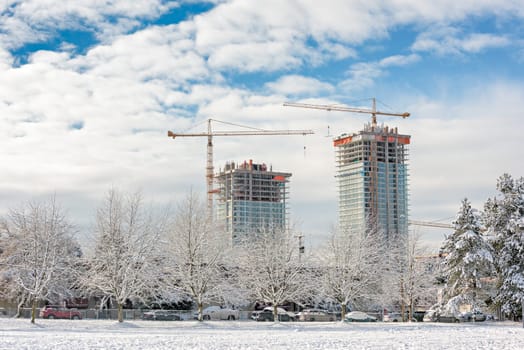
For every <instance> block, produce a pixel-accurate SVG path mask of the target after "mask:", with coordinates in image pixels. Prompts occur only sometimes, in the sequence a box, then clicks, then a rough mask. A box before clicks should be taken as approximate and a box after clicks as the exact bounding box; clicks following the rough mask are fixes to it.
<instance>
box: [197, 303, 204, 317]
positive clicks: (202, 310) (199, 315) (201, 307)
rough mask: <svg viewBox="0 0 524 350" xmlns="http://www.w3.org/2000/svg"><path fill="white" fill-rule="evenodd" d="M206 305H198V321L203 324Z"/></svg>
mask: <svg viewBox="0 0 524 350" xmlns="http://www.w3.org/2000/svg"><path fill="white" fill-rule="evenodd" d="M203 312H204V305H202V302H199V303H198V320H199V321H200V322H202V321H203V320H204V315H203Z"/></svg>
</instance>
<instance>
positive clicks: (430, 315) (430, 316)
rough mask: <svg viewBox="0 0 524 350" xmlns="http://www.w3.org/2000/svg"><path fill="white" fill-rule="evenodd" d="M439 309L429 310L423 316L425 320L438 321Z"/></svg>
mask: <svg viewBox="0 0 524 350" xmlns="http://www.w3.org/2000/svg"><path fill="white" fill-rule="evenodd" d="M437 316H438V315H437V311H435V310H428V311H426V313H425V314H424V317H423V318H422V321H423V322H437Z"/></svg>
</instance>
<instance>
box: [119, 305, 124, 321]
mask: <svg viewBox="0 0 524 350" xmlns="http://www.w3.org/2000/svg"><path fill="white" fill-rule="evenodd" d="M118 322H124V308H123V305H122V304H121V303H118Z"/></svg>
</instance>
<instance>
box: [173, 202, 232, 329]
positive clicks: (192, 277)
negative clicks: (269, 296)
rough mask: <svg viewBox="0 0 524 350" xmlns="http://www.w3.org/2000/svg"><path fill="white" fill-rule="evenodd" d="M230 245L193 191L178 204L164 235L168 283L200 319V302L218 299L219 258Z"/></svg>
mask: <svg viewBox="0 0 524 350" xmlns="http://www.w3.org/2000/svg"><path fill="white" fill-rule="evenodd" d="M229 246H230V244H229V242H228V241H227V240H226V238H225V237H224V233H223V230H221V229H220V228H219V227H218V226H217V225H216V224H215V223H214V222H213V220H212V219H210V218H209V216H208V215H207V208H206V205H205V203H204V202H203V201H202V200H201V199H200V198H199V197H198V196H197V195H195V194H194V193H193V192H191V193H190V194H189V195H188V197H187V198H186V199H185V200H184V201H183V202H181V203H180V204H179V205H178V208H177V211H176V213H175V219H174V222H173V223H172V225H171V229H170V231H169V232H168V234H167V244H166V247H165V248H166V252H165V254H166V256H168V257H169V259H170V261H171V262H170V264H169V265H170V271H171V280H172V282H171V285H172V287H173V288H174V289H175V290H176V291H178V292H179V293H180V294H182V295H187V296H189V297H191V298H192V299H193V301H194V302H195V303H196V304H197V308H198V319H199V320H200V321H202V319H203V318H202V317H203V315H202V309H203V305H204V303H208V302H211V301H218V300H220V299H221V295H222V294H221V291H222V290H221V288H220V287H221V286H222V282H223V279H224V275H225V273H224V272H225V271H224V265H223V258H224V257H225V256H226V254H227V251H228V248H229Z"/></svg>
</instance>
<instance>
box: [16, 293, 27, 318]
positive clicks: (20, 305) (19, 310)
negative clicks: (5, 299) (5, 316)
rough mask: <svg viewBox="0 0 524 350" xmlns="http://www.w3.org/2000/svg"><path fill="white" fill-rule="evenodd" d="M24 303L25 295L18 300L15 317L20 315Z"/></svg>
mask: <svg viewBox="0 0 524 350" xmlns="http://www.w3.org/2000/svg"><path fill="white" fill-rule="evenodd" d="M24 304H25V297H22V299H21V300H20V302H19V303H18V305H17V307H16V315H15V318H20V317H22V307H23V306H24Z"/></svg>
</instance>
